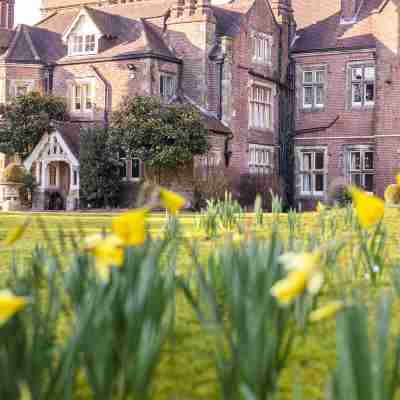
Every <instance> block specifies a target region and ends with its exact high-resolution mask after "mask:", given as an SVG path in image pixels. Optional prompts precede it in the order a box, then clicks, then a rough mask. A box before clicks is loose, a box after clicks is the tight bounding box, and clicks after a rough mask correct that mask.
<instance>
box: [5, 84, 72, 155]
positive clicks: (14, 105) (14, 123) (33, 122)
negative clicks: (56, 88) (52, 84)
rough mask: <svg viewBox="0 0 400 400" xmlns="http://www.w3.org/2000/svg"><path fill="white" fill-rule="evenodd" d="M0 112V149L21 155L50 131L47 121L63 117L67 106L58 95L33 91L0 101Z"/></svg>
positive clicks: (62, 119)
mask: <svg viewBox="0 0 400 400" xmlns="http://www.w3.org/2000/svg"><path fill="white" fill-rule="evenodd" d="M0 114H1V115H2V117H3V121H2V124H1V126H0V151H1V152H3V153H6V154H18V155H19V156H20V157H22V158H25V157H26V156H28V155H29V154H30V152H31V151H32V149H33V148H34V147H35V146H36V145H37V143H39V141H40V139H41V137H42V136H43V134H44V133H45V132H49V131H51V129H52V128H51V121H65V120H66V119H67V106H66V104H65V101H64V99H62V98H59V97H55V96H52V95H44V96H43V95H41V94H39V93H35V92H33V93H29V94H27V95H25V96H19V97H17V98H16V99H15V100H14V101H12V102H11V103H10V104H6V105H2V106H1V107H0Z"/></svg>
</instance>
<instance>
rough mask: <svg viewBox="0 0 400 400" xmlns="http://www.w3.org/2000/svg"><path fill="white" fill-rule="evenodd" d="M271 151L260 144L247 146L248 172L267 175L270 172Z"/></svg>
mask: <svg viewBox="0 0 400 400" xmlns="http://www.w3.org/2000/svg"><path fill="white" fill-rule="evenodd" d="M272 158H273V149H272V147H270V146H265V145H261V144H249V172H250V173H251V174H259V175H267V174H269V173H270V172H271V170H272V161H273V160H272Z"/></svg>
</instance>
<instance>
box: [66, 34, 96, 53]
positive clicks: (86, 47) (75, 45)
mask: <svg viewBox="0 0 400 400" xmlns="http://www.w3.org/2000/svg"><path fill="white" fill-rule="evenodd" d="M93 53H96V35H71V38H70V54H72V55H75V54H77V55H79V54H93Z"/></svg>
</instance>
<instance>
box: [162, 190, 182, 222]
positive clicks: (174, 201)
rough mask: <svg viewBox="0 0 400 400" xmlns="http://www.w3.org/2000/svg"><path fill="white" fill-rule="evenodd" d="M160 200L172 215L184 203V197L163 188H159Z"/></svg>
mask: <svg viewBox="0 0 400 400" xmlns="http://www.w3.org/2000/svg"><path fill="white" fill-rule="evenodd" d="M160 200H161V203H162V205H163V206H164V207H165V208H166V209H167V210H168V211H169V212H170V213H171V214H172V215H176V214H177V213H178V211H180V210H181V209H182V208H183V207H184V206H185V204H186V200H185V198H184V197H182V196H180V195H179V194H176V193H174V192H171V191H169V190H166V189H163V188H161V189H160Z"/></svg>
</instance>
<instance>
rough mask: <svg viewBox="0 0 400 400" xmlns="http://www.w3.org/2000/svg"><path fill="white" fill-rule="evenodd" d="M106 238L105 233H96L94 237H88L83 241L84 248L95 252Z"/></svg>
mask: <svg viewBox="0 0 400 400" xmlns="http://www.w3.org/2000/svg"><path fill="white" fill-rule="evenodd" d="M104 238H105V235H104V234H103V233H94V234H93V235H90V236H87V237H85V239H84V241H83V248H84V249H85V250H86V251H93V250H94V249H95V248H96V246H97V245H98V244H100V243H101V242H102V241H103V239H104Z"/></svg>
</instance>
